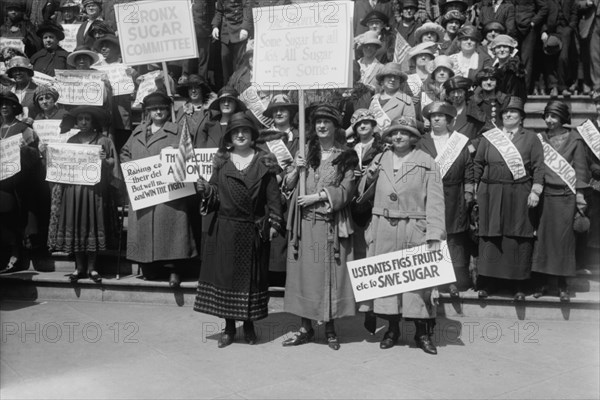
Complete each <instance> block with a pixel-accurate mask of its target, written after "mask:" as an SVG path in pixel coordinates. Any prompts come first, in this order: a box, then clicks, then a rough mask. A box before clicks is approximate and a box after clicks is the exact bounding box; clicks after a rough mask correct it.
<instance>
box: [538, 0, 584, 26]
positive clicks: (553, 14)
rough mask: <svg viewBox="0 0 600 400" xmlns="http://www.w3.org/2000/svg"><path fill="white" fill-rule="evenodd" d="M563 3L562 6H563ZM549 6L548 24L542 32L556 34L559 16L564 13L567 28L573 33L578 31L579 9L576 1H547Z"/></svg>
mask: <svg viewBox="0 0 600 400" xmlns="http://www.w3.org/2000/svg"><path fill="white" fill-rule="evenodd" d="M561 3H562V4H561ZM546 4H547V6H548V17H547V18H546V23H545V24H544V26H543V27H542V32H546V33H555V32H556V28H557V27H558V26H559V24H560V21H559V15H560V13H561V12H562V15H563V17H564V18H565V19H566V22H567V26H568V27H569V28H571V29H572V30H573V31H576V30H577V21H578V19H579V18H578V16H577V7H576V5H575V1H574V0H561V1H559V0H546Z"/></svg>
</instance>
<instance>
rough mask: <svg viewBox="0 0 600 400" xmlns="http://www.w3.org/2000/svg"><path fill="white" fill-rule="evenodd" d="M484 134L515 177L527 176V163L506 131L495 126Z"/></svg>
mask: <svg viewBox="0 0 600 400" xmlns="http://www.w3.org/2000/svg"><path fill="white" fill-rule="evenodd" d="M483 136H485V138H486V139H487V140H489V141H490V143H491V144H492V146H494V147H495V148H496V150H498V152H499V153H500V155H501V156H502V159H503V160H504V162H505V163H506V166H507V167H508V169H510V173H511V174H512V176H513V179H515V180H516V179H521V178H523V177H524V176H525V165H524V164H523V158H521V153H519V150H517V148H516V147H515V145H514V144H513V142H511V141H510V139H509V138H508V137H507V136H506V135H505V134H504V132H502V131H501V130H500V129H498V128H493V129H490V130H489V131H487V132H484V133H483Z"/></svg>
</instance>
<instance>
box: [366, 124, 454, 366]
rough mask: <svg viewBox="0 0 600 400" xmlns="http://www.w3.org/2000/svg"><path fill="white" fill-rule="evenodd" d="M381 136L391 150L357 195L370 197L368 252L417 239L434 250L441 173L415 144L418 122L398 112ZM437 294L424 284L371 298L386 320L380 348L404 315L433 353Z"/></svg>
mask: <svg viewBox="0 0 600 400" xmlns="http://www.w3.org/2000/svg"><path fill="white" fill-rule="evenodd" d="M382 136H383V140H384V141H386V142H388V143H391V145H392V151H386V152H384V153H382V154H383V155H382V156H381V157H377V158H375V160H374V161H373V162H372V163H371V165H370V166H369V167H368V168H367V171H366V173H365V175H363V177H362V179H361V182H360V190H359V194H360V197H359V198H358V200H357V201H358V202H359V203H362V202H364V201H369V200H370V201H372V202H373V208H372V213H373V217H372V219H371V222H370V225H369V228H368V230H369V232H370V241H369V243H368V248H367V257H373V256H375V255H379V254H386V253H391V252H394V251H398V250H403V249H406V248H410V247H413V246H418V245H422V244H428V245H429V247H430V248H431V249H432V250H433V249H439V246H440V241H441V240H444V239H445V238H446V231H445V226H444V195H443V187H442V177H441V175H440V170H439V168H438V166H437V164H436V162H435V160H434V159H433V158H432V157H431V156H430V155H428V154H427V153H425V152H424V151H422V150H420V149H418V148H417V147H416V146H417V143H418V142H419V140H420V139H421V132H420V131H419V129H418V127H417V121H416V120H415V119H414V118H412V117H399V118H397V119H395V120H393V121H392V123H391V125H390V126H389V127H387V128H386V129H385V130H384V131H383V135H382ZM436 293H437V290H434V289H433V288H427V289H422V290H416V291H411V292H407V293H402V294H399V295H392V296H386V297H379V298H376V299H374V300H373V307H374V308H373V311H374V313H375V314H376V315H377V316H378V317H381V318H384V319H386V320H388V322H389V326H388V330H387V332H386V333H385V334H384V336H383V339H382V340H381V342H380V343H379V347H380V348H381V349H390V348H392V347H394V346H395V345H396V344H397V343H398V340H399V338H400V325H399V324H400V319H401V317H404V318H405V319H406V320H409V321H413V322H414V324H415V328H416V334H415V341H416V344H417V346H418V347H419V348H421V349H422V350H423V351H425V352H426V353H428V354H436V353H437V349H436V348H435V345H434V344H433V342H432V334H433V328H434V326H435V317H436V306H435V305H434V304H435V297H436Z"/></svg>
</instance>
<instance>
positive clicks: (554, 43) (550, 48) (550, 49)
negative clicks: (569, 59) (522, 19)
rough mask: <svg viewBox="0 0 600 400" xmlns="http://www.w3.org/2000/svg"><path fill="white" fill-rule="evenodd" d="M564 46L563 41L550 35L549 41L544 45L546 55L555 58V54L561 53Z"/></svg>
mask: <svg viewBox="0 0 600 400" xmlns="http://www.w3.org/2000/svg"><path fill="white" fill-rule="evenodd" d="M562 47H563V44H562V40H560V38H559V37H558V36H556V35H549V36H548V39H547V40H546V42H545V43H544V54H547V55H549V56H553V55H555V54H558V53H560V51H561V50H562Z"/></svg>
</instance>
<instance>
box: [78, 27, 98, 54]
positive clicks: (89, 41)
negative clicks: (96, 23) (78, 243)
mask: <svg viewBox="0 0 600 400" xmlns="http://www.w3.org/2000/svg"><path fill="white" fill-rule="evenodd" d="M87 24H92V22H90V21H84V22H83V23H82V24H81V25H79V29H77V35H76V36H75V40H76V41H77V47H80V46H86V47H89V48H90V49H92V48H94V43H95V42H96V39H94V38H93V37H92V36H90V35H88V32H89V29H88V31H87V32H86V31H85V27H86V26H87Z"/></svg>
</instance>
